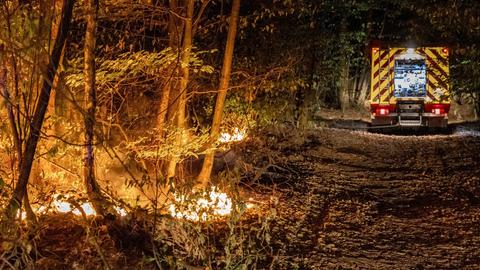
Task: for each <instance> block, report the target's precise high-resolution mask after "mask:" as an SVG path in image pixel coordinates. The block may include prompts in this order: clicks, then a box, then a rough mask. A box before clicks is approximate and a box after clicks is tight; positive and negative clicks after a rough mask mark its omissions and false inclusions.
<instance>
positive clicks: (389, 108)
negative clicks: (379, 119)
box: [370, 104, 395, 116]
mask: <svg viewBox="0 0 480 270" xmlns="http://www.w3.org/2000/svg"><path fill="white" fill-rule="evenodd" d="M393 111H395V105H392V104H389V105H379V104H370V112H371V113H372V115H373V116H375V115H382V116H383V115H389V114H390V112H393Z"/></svg>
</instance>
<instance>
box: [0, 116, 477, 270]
mask: <svg viewBox="0 0 480 270" xmlns="http://www.w3.org/2000/svg"><path fill="white" fill-rule="evenodd" d="M322 126H323V127H318V128H313V129H309V130H306V131H298V130H295V129H289V128H278V129H276V128H272V129H269V130H263V131H261V132H259V133H258V134H255V135H254V136H251V137H250V138H249V139H248V140H246V141H244V142H241V143H239V144H237V145H235V146H234V147H233V151H234V153H235V155H236V156H237V157H238V160H237V162H236V166H237V168H236V170H237V171H239V172H240V173H238V172H237V175H241V184H240V194H241V195H242V197H243V198H244V199H245V200H247V201H249V202H250V203H253V205H254V207H253V208H251V209H247V210H246V212H245V213H244V214H243V215H241V216H240V219H239V220H235V218H230V219H227V220H220V221H218V222H214V223H211V224H209V225H205V224H199V223H194V224H190V223H189V222H185V221H181V220H178V221H175V222H172V221H173V220H174V219H172V218H171V217H170V218H168V217H165V216H161V219H157V220H160V221H162V222H164V223H162V224H165V226H163V225H161V224H160V225H161V226H159V225H157V228H160V229H161V228H163V229H165V230H164V231H158V232H157V233H156V234H154V235H152V233H151V232H152V230H151V229H152V223H151V220H150V219H151V216H150V217H148V216H147V217H146V218H142V217H138V216H135V215H136V213H133V216H132V217H128V218H127V219H120V220H119V221H118V222H114V223H109V222H108V221H105V220H101V219H100V220H99V219H96V218H95V219H93V220H82V219H79V218H76V217H74V216H72V215H71V214H52V215H46V216H41V217H40V227H39V228H38V229H37V233H36V236H34V237H33V236H30V237H29V239H31V240H29V241H30V243H31V244H30V245H27V244H22V243H19V242H18V241H17V243H16V244H15V245H16V246H18V247H17V248H15V249H12V248H8V247H5V246H3V244H2V246H0V251H1V249H2V248H3V249H6V250H8V252H7V251H4V252H3V253H2V252H0V254H2V255H1V256H0V260H3V261H4V262H6V261H7V260H8V261H10V262H12V264H13V262H15V260H16V261H26V263H29V262H32V260H33V263H34V265H35V269H78V270H84V269H85V270H86V269H106V265H110V269H158V264H156V262H157V261H156V260H155V259H159V258H161V259H162V260H171V261H172V260H173V259H172V258H175V259H176V260H177V261H176V262H174V263H167V261H164V262H162V263H163V264H164V267H163V268H162V269H171V268H172V265H176V267H178V269H196V270H197V269H198V270H200V269H226V268H227V265H230V267H229V269H237V268H235V265H236V266H239V265H242V264H245V265H249V269H250V268H252V269H480V226H478V224H479V222H480V128H479V123H473V124H469V125H458V126H454V127H453V128H452V129H451V130H450V133H451V134H446V135H423V136H417V135H405V133H404V135H387V134H376V133H370V132H368V131H367V130H365V129H363V128H364V125H363V124H362V122H361V121H346V122H345V121H343V122H342V121H340V122H335V121H334V122H331V121H330V122H327V123H323V124H322ZM325 126H330V127H325ZM332 127H349V128H352V127H353V128H356V129H357V130H351V129H339V128H332ZM232 220H233V221H232ZM157 222H158V221H157ZM168 224H170V225H168ZM172 224H173V225H172ZM171 225H172V226H173V227H168V226H171ZM163 229H161V230H163ZM4 243H5V242H4ZM207 243H208V244H207ZM155 246H156V247H155ZM20 247H23V248H22V249H23V250H29V252H30V255H29V256H28V257H27V258H24V257H23V255H22V253H21V252H19V250H20V249H21V248H20ZM154 250H157V251H154ZM7 256H8V257H7ZM4 258H7V259H4ZM22 258H23V259H22ZM182 260H183V261H184V262H186V263H188V265H189V266H188V267H186V268H183V267H185V265H184V266H180V265H179V264H178V262H179V261H182ZM162 263H160V264H162ZM2 266H5V267H6V266H7V265H6V264H4V263H1V261H0V268H2ZM190 266H191V267H190ZM207 266H208V267H209V268H206V267H207ZM22 268H24V265H23V266H22V264H18V265H17V266H15V265H13V266H12V267H11V268H8V267H7V269H22ZM238 269H242V268H238Z"/></svg>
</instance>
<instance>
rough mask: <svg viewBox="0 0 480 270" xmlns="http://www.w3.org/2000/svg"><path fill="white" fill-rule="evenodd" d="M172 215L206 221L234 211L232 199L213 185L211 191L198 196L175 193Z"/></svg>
mask: <svg viewBox="0 0 480 270" xmlns="http://www.w3.org/2000/svg"><path fill="white" fill-rule="evenodd" d="M169 212H170V215H171V216H172V217H175V218H183V219H188V220H192V221H206V220H207V219H212V218H215V217H219V216H227V215H229V214H230V213H231V212H232V200H231V199H230V198H229V197H228V195H227V194H226V193H223V192H218V191H217V190H216V188H215V187H213V188H212V189H211V190H210V192H203V193H201V194H199V195H198V196H192V197H186V196H183V195H175V203H173V204H171V205H170V207H169Z"/></svg>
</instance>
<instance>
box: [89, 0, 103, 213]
mask: <svg viewBox="0 0 480 270" xmlns="http://www.w3.org/2000/svg"><path fill="white" fill-rule="evenodd" d="M86 8H87V13H86V21H87V30H86V33H85V50H84V59H85V63H84V73H83V74H84V78H85V97H84V99H85V100H84V103H85V115H84V121H85V157H84V167H83V180H84V184H85V188H86V191H87V195H88V198H89V199H90V201H91V203H92V205H93V208H94V209H95V211H96V212H97V213H98V214H99V215H102V216H105V214H107V213H108V204H107V200H106V199H105V198H104V197H103V196H102V191H101V190H100V185H99V184H98V182H97V181H96V179H95V153H94V151H95V149H94V146H93V144H94V140H95V133H94V129H95V114H96V109H97V93H96V89H95V43H96V37H95V35H96V28H97V26H96V25H97V15H98V0H87V1H86Z"/></svg>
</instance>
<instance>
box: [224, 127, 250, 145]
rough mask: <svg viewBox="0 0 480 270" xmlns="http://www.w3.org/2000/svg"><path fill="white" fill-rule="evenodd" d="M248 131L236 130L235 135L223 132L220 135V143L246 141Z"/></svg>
mask: <svg viewBox="0 0 480 270" xmlns="http://www.w3.org/2000/svg"><path fill="white" fill-rule="evenodd" d="M245 137H246V131H245V130H240V129H239V128H235V129H234V130H233V133H228V132H223V133H222V134H220V138H218V141H219V142H221V143H229V142H239V141H242V140H243V139H245Z"/></svg>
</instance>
